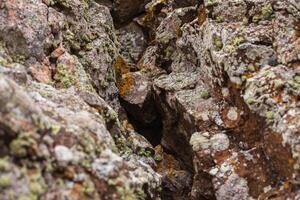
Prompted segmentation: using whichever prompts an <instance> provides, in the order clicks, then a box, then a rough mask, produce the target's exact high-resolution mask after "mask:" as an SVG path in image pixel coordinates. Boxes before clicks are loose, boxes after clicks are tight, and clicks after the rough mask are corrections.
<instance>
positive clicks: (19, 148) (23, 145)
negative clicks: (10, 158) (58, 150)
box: [9, 133, 35, 157]
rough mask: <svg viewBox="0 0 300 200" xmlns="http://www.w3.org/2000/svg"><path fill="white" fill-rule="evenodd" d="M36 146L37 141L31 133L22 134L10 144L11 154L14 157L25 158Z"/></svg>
mask: <svg viewBox="0 0 300 200" xmlns="http://www.w3.org/2000/svg"><path fill="white" fill-rule="evenodd" d="M34 144H35V141H34V139H33V138H31V137H30V133H22V134H20V135H19V136H18V138H17V139H15V140H13V141H12V142H11V143H10V145H9V147H10V152H11V154H12V155H14V156H18V157H25V156H26V155H27V150H28V149H29V148H30V147H31V146H32V145H34Z"/></svg>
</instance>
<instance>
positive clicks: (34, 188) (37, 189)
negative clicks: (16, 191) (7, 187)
mask: <svg viewBox="0 0 300 200" xmlns="http://www.w3.org/2000/svg"><path fill="white" fill-rule="evenodd" d="M29 189H30V191H31V192H32V194H34V195H40V194H42V193H43V191H44V189H43V186H42V185H41V184H40V183H39V182H31V183H30V184H29Z"/></svg>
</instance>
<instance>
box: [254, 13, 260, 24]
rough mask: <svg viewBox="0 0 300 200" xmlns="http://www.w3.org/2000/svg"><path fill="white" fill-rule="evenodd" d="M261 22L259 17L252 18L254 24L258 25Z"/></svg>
mask: <svg viewBox="0 0 300 200" xmlns="http://www.w3.org/2000/svg"><path fill="white" fill-rule="evenodd" d="M260 20H261V18H260V16H258V15H255V16H253V17H252V22H254V23H258V22H259V21H260Z"/></svg>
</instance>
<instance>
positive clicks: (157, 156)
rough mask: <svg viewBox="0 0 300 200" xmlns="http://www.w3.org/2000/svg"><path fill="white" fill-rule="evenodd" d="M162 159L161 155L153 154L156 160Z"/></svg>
mask: <svg viewBox="0 0 300 200" xmlns="http://www.w3.org/2000/svg"><path fill="white" fill-rule="evenodd" d="M162 159H163V157H162V156H161V155H155V156H154V160H155V161H156V162H160V161H162Z"/></svg>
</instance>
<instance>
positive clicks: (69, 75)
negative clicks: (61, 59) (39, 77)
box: [54, 64, 78, 88]
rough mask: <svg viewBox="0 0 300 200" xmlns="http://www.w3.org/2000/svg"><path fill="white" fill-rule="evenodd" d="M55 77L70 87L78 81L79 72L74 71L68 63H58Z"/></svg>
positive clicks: (66, 86)
mask: <svg viewBox="0 0 300 200" xmlns="http://www.w3.org/2000/svg"><path fill="white" fill-rule="evenodd" d="M54 79H55V80H56V81H57V82H59V83H61V84H62V85H63V86H64V87H65V88H68V87H70V86H72V85H74V84H75V83H76V81H77V79H78V77H77V73H76V72H75V71H72V70H71V69H70V67H68V66H67V65H64V64H58V65H57V66H56V73H55V75H54Z"/></svg>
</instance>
